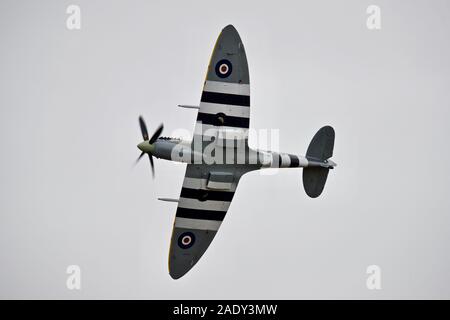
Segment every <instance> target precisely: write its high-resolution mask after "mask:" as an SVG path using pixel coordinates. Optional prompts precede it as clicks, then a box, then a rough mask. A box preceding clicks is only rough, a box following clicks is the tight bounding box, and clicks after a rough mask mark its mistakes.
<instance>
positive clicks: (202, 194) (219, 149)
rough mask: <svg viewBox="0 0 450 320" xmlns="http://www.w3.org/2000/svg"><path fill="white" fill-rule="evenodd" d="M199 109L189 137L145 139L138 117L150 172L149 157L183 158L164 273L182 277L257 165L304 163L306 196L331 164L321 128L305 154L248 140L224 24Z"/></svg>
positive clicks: (229, 31) (232, 47)
mask: <svg viewBox="0 0 450 320" xmlns="http://www.w3.org/2000/svg"><path fill="white" fill-rule="evenodd" d="M180 106H181V107H185V108H192V109H197V110H198V113H197V121H196V124H195V129H194V134H193V138H192V141H184V140H181V139H176V138H170V137H162V136H161V133H162V131H163V124H161V125H160V126H159V127H158V129H157V130H156V131H155V133H154V134H153V135H152V136H151V137H149V134H148V131H147V126H146V124H145V121H144V119H143V118H142V116H140V117H139V125H140V129H141V133H142V138H143V140H144V141H142V142H141V143H139V144H138V146H137V147H138V148H139V150H141V151H142V152H141V154H140V156H139V158H138V159H137V161H139V160H140V159H141V158H142V157H143V156H144V155H146V154H147V155H148V157H149V160H150V166H151V170H152V174H153V177H154V162H153V157H156V158H159V159H165V160H169V161H177V162H182V163H187V166H186V173H185V177H184V181H183V186H182V189H181V192H180V196H179V199H170V198H169V199H168V198H159V199H160V200H163V201H173V202H177V203H178V208H177V211H176V216H175V221H174V225H173V231H172V237H171V243H170V251H169V274H170V276H171V277H172V278H173V279H179V278H181V277H182V276H184V275H185V274H186V273H187V272H188V271H189V270H191V269H192V267H193V266H194V265H195V264H196V263H197V262H198V261H199V259H200V258H201V257H202V256H203V254H204V253H205V251H206V250H207V249H208V247H209V245H210V244H211V242H212V240H213V239H214V236H215V235H216V233H217V231H218V230H219V228H220V226H221V224H222V222H223V220H224V218H225V215H226V213H227V211H228V208H229V206H230V204H231V201H232V199H233V196H234V193H235V191H236V187H237V185H238V183H239V181H240V179H241V177H242V176H243V175H244V174H245V173H247V172H251V171H254V170H259V169H263V168H303V187H304V189H305V192H306V194H307V195H308V196H309V197H311V198H317V197H318V196H319V195H320V194H321V193H322V191H323V188H324V186H325V182H326V180H327V176H328V172H329V170H330V169H333V168H334V167H335V166H336V163H335V162H333V161H332V160H330V158H331V157H332V155H333V148H334V138H335V132H334V129H333V128H332V127H331V126H324V127H322V128H321V129H320V130H319V131H318V132H317V133H316V134H315V135H314V137H313V139H312V140H311V142H310V144H309V147H308V149H307V151H306V156H298V155H293V154H288V153H281V152H280V153H278V152H272V151H265V150H257V149H253V148H251V147H250V146H249V145H248V132H249V123H250V80H249V71H248V64H247V57H246V54H245V49H244V45H243V43H242V41H241V38H240V36H239V34H238V32H237V30H236V29H235V28H234V27H233V26H232V25H228V26H226V27H225V28H224V29H223V30H222V32H221V33H220V35H219V37H218V39H217V41H216V44H215V46H214V50H213V52H212V56H211V59H210V62H209V66H208V69H207V74H206V79H205V82H204V85H203V91H202V95H201V100H200V104H199V105H198V106H191V105H180Z"/></svg>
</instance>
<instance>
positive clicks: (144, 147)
mask: <svg viewBox="0 0 450 320" xmlns="http://www.w3.org/2000/svg"><path fill="white" fill-rule="evenodd" d="M137 147H138V149H139V150H141V151H142V152H146V153H153V151H154V150H155V146H154V145H153V144H150V143H149V142H148V140H146V141H142V142H141V143H139V144H138V145H137Z"/></svg>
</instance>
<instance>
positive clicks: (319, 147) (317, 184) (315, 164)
mask: <svg viewBox="0 0 450 320" xmlns="http://www.w3.org/2000/svg"><path fill="white" fill-rule="evenodd" d="M334 136H335V134H334V129H333V128H332V127H330V126H325V127H322V128H321V129H320V130H319V131H317V133H316V134H315V135H314V138H312V140H311V143H310V144H309V147H308V150H307V151H306V158H307V159H308V162H309V165H308V167H306V168H304V169H303V187H304V188H305V192H306V194H307V195H308V196H310V197H311V198H317V197H318V196H320V194H321V193H322V191H323V188H324V187H325V183H326V182H327V177H328V172H329V169H333V167H334V166H335V165H336V164H335V163H334V162H333V161H331V160H328V159H329V158H331V157H332V156H333V148H334Z"/></svg>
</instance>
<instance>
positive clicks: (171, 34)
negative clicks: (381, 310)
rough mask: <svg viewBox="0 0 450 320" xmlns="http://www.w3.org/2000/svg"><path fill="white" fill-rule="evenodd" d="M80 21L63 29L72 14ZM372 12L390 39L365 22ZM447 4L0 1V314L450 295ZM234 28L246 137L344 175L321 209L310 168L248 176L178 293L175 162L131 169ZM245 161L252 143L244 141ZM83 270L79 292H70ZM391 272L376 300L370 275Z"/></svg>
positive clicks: (191, 100)
mask: <svg viewBox="0 0 450 320" xmlns="http://www.w3.org/2000/svg"><path fill="white" fill-rule="evenodd" d="M71 4H76V5H78V6H79V7H80V8H81V29H80V30H72V31H70V30H68V29H67V28H66V19H67V18H68V16H69V15H68V14H67V13H66V9H67V7H68V6H69V5H71ZM371 4H375V5H378V6H379V7H380V8H381V30H369V29H368V28H367V27H366V19H367V17H368V15H367V13H366V9H367V7H368V6H369V5H371ZM449 14H450V4H449V2H448V1H445V0H442V1H438V0H433V1H425V0H423V1H400V0H399V1H381V0H377V1H375V0H371V1H360V0H354V1H331V0H330V1H291V2H286V1H266V2H263V1H227V2H226V3H224V2H223V1H144V0H142V1H99V0H97V1H92V0H89V1H87V0H76V1H75V0H74V1H31V0H30V1H15V0H2V1H1V2H0V39H1V50H0V144H1V157H0V194H1V201H0V219H1V220H0V263H1V268H0V297H1V298H62V299H79V298H146V299H202V298H212V299H214V298H235V299H241V298H246V299H249V298H257V299H259V298H261V299H262V298H265V299H277V298H288V299H303V298H362V299H368V298H375V299H380V298H382V299H389V298H450V286H449V283H450V274H449V273H448V270H449V269H450V257H449V255H450V244H449V231H450V217H449V213H450V197H449V195H448V192H449V191H448V190H449V189H450V169H449V165H448V161H449V156H450V144H449V142H448V137H449V134H450V126H449V120H450V90H449V83H450V60H449V59H448V57H449V56H450V44H449V41H450V22H449V20H448V16H449ZM230 23H231V24H233V25H234V26H235V27H236V28H237V30H238V31H239V33H240V35H241V38H242V40H243V42H244V45H245V48H246V52H247V57H248V61H249V68H250V83H251V94H252V97H251V104H252V106H251V121H250V125H251V127H252V128H255V129H279V130H280V149H281V151H284V152H289V153H296V154H304V153H305V152H306V149H307V146H308V144H309V141H310V139H311V138H312V136H313V135H314V133H315V132H316V130H318V129H319V128H320V127H321V126H323V125H332V126H333V127H334V128H335V130H336V144H335V152H334V157H333V160H334V161H335V162H337V163H338V167H337V168H336V170H333V171H332V172H331V173H330V175H329V178H328V182H327V185H326V187H325V191H324V193H323V194H322V196H321V197H320V198H318V199H310V198H308V196H307V195H306V194H305V192H304V190H303V187H302V182H301V170H299V169H286V170H280V171H279V173H277V174H275V175H270V176H264V175H261V174H259V173H258V172H253V173H250V174H248V175H246V176H244V177H243V178H242V180H241V182H240V184H239V187H238V191H237V193H236V195H235V198H234V200H233V203H232V205H231V207H230V210H229V211H228V214H227V217H226V219H225V221H224V223H223V224H222V227H221V229H220V231H219V233H218V234H217V236H216V238H215V240H214V241H213V243H212V245H211V247H210V248H209V250H208V251H207V252H206V253H205V255H204V257H203V258H202V259H201V260H200V262H199V263H198V264H197V265H196V266H195V267H194V268H193V269H192V270H191V271H190V272H189V273H188V274H187V275H186V276H185V277H183V278H181V279H180V280H177V281H175V280H173V279H172V278H171V277H170V276H169V274H168V269H167V260H168V250H169V240H170V235H171V231H172V223H173V219H174V215H175V210H176V204H174V203H165V202H160V201H158V200H157V197H161V196H162V197H174V198H176V197H178V195H179V192H180V188H181V185H182V181H183V176H184V171H185V165H182V164H179V163H172V162H168V161H164V160H157V161H156V163H155V165H156V179H155V180H152V179H151V173H150V167H149V164H148V162H147V161H141V162H140V163H139V164H138V165H137V166H136V167H135V168H134V169H133V168H132V165H133V162H134V160H135V159H136V157H137V156H138V155H139V150H138V149H137V148H136V144H137V143H139V142H140V140H141V135H140V131H139V126H138V121H137V119H138V116H139V115H140V114H142V115H143V116H144V117H145V119H146V120H147V125H148V127H149V131H153V130H155V129H156V127H157V126H158V125H159V124H160V123H161V122H163V123H164V125H165V131H164V135H171V134H172V133H173V132H174V131H175V130H177V129H180V128H182V129H186V130H189V131H192V130H193V127H194V122H195V118H196V111H195V110H189V109H180V108H177V107H176V105H177V104H197V103H198V102H199V100H200V94H201V89H202V83H203V80H204V76H205V72H206V68H207V64H208V61H209V57H210V54H211V52H212V49H213V46H214V43H215V41H216V38H217V36H218V35H219V33H220V31H221V29H222V28H223V27H224V26H226V25H227V24H230ZM250 144H254V137H251V141H250ZM69 265H78V266H80V268H81V272H82V278H81V279H82V282H81V283H82V288H81V290H68V289H67V287H66V279H67V277H68V275H67V274H66V268H67V266H69ZM369 265H378V266H379V267H380V268H381V270H382V278H381V279H382V282H381V283H382V289H381V290H368V289H367V287H366V279H367V277H368V275H367V274H366V268H367V267H368V266H369Z"/></svg>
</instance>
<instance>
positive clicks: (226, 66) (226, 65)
mask: <svg viewBox="0 0 450 320" xmlns="http://www.w3.org/2000/svg"><path fill="white" fill-rule="evenodd" d="M232 71H233V65H232V64H231V62H230V61H228V60H227V59H222V60H220V61H219V62H217V63H216V74H217V76H218V77H219V78H227V77H228V76H229V75H230V74H231V72H232Z"/></svg>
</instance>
